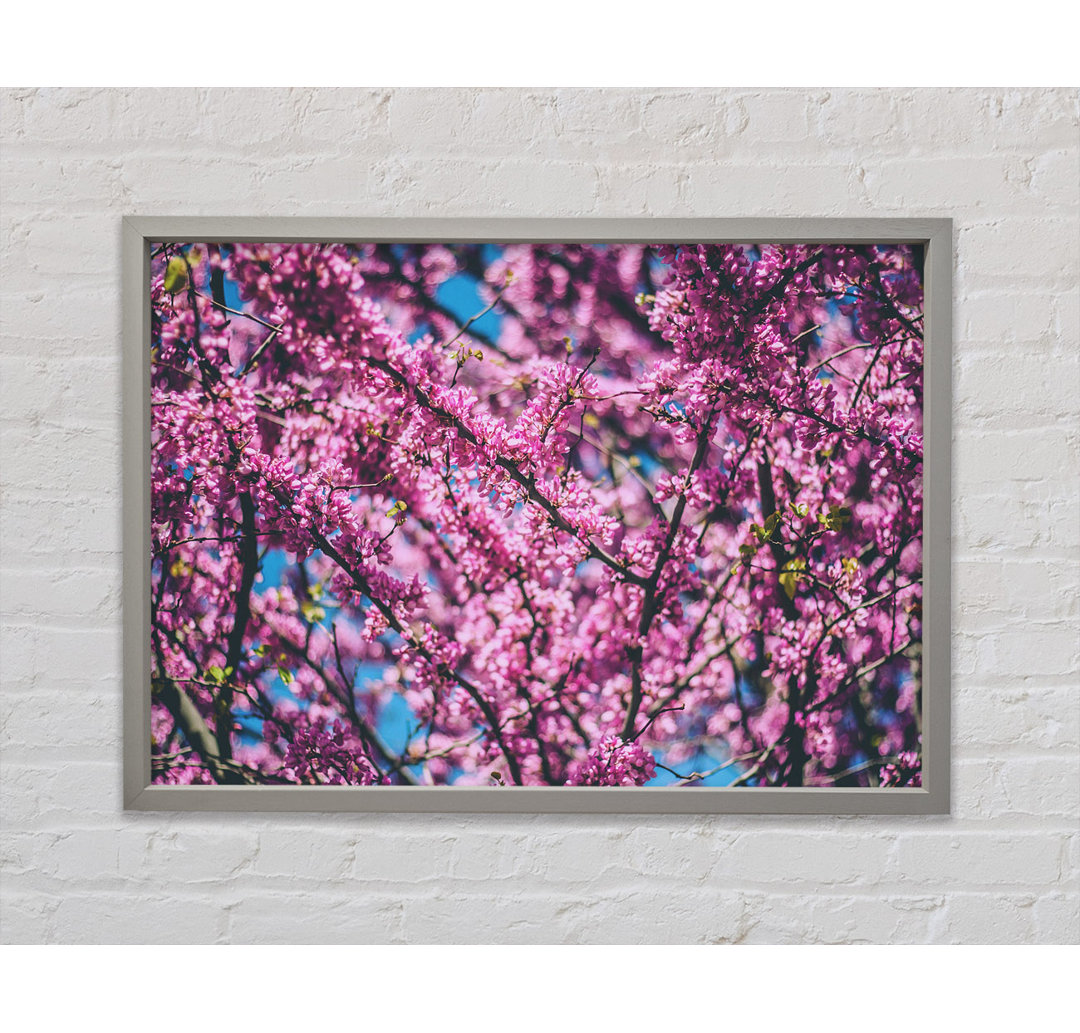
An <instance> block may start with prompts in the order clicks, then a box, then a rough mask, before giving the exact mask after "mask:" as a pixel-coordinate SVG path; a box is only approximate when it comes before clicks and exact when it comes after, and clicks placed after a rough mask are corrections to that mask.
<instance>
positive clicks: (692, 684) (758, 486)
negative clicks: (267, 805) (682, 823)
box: [146, 241, 924, 793]
mask: <svg viewBox="0 0 1080 1033" xmlns="http://www.w3.org/2000/svg"><path fill="white" fill-rule="evenodd" d="M922 263H923V251H922V249H921V248H920V247H917V246H907V245H897V244H883V245H880V246H871V245H857V246H856V245H844V244H830V245H821V244H814V245H803V246H795V245H783V246H781V245H774V244H769V243H768V242H764V243H760V242H759V243H745V244H694V243H686V244H658V245H648V244H627V243H621V244H588V243H564V244H526V243H512V244H496V243H490V244H475V243H470V244H453V243H431V244H427V245H421V244H413V243H409V244H405V243H385V242H384V243H372V244H363V243H357V244H325V243H273V242H268V243H256V244H253V243H231V244H227V243H200V242H198V241H191V242H187V243H174V242H168V243H157V244H153V245H152V246H151V279H150V282H149V283H148V284H147V285H146V289H147V290H148V291H149V294H150V304H151V340H150V346H151V349H152V352H151V355H152V374H151V376H152V397H151V399H150V404H151V413H152V415H151V438H152V441H151V449H152V452H151V456H150V467H151V485H152V551H153V558H152V568H151V570H152V585H151V636H152V641H151V654H152V665H153V673H152V684H151V687H150V691H151V693H152V696H151V713H152V719H151V730H150V731H151V736H152V744H151V755H152V774H153V782H154V783H155V784H157V785H191V784H206V785H214V784H226V785H252V784H254V785H324V784H328V785H337V786H370V787H385V786H397V785H422V786H434V787H438V786H489V787H490V786H498V787H503V788H504V789H505V791H506V792H508V793H512V792H514V790H515V787H519V786H565V787H568V790H567V791H568V792H569V791H571V790H572V787H577V786H611V787H638V788H639V789H640V790H641V791H646V792H647V791H648V789H649V787H655V786H677V787H683V788H685V790H686V791H687V792H693V791H695V790H699V789H701V788H703V787H716V786H730V787H742V789H744V790H745V791H746V792H752V790H753V789H754V788H756V787H762V786H772V787H800V786H816V787H866V788H878V789H880V791H881V792H888V791H889V790H890V789H893V788H895V787H904V786H919V785H921V757H922V749H921V719H922V700H921V671H920V664H921V652H922V650H921V641H922V635H921V600H922V589H921V584H922V522H923V517H922V477H923V438H922V413H923V329H924V327H923V276H922V272H923V270H922Z"/></svg>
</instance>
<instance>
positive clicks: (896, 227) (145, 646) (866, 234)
mask: <svg viewBox="0 0 1080 1033" xmlns="http://www.w3.org/2000/svg"><path fill="white" fill-rule="evenodd" d="M121 232H122V261H123V267H122V276H123V313H124V315H123V392H124V394H123V398H124V404H123V500H124V502H123V512H124V517H123V520H124V524H123V624H124V660H123V693H124V706H123V798H124V806H125V808H126V809H128V810H137V811H144V810H174V811H234V812H241V811H289V812H352V811H359V812H363V811H369V812H384V813H394V812H458V813H462V812H468V813H540V812H543V813H576V812H577V813H611V814H635V813H637V814H703V813H732V814H945V813H948V811H949V800H950V677H951V668H950V663H951V661H950V607H951V587H950V509H951V455H950V452H951V351H952V344H951V339H952V326H951V321H952V263H953V240H952V233H953V228H952V221H951V220H950V219H946V218H890V219H881V218H863V219H831V218H828V219H801V218H800V219H790V218H782V219H780V218H746V219H594V218H589V219H505V218H409V219H405V218H400V219H399V218H307V217H288V218H250V217H237V218H232V217H226V218H191V217H175V218H174V217H168V216H166V217H159V216H128V217H125V218H124V219H123V222H122V227H121ZM154 241H158V242H162V241H164V242H170V241H172V242H184V241H199V242H205V243H210V244H212V243H230V242H231V243H243V242H268V241H272V242H281V243H286V242H318V243H325V244H333V243H353V242H363V243H400V244H410V243H412V244H421V243H424V244H427V243H437V242H455V243H462V244H469V243H477V244H480V243H496V244H510V243H535V244H545V243H546V244H563V243H590V244H618V243H648V244H662V243H680V242H685V241H693V242H695V243H701V244H734V243H745V242H748V241H761V242H768V243H769V244H807V245H813V244H830V243H831V244H843V245H849V244H850V245H858V244H880V245H883V244H911V245H917V246H920V247H921V248H923V255H924V281H923V282H924V286H925V300H924V309H923V312H924V317H925V323H924V328H925V333H924V342H925V359H924V376H925V394H924V407H923V420H924V441H925V447H924V457H923V488H924V509H923V527H922V530H923V537H922V545H923V577H924V582H923V598H922V613H923V621H922V627H923V639H922V642H923V654H922V655H923V661H922V673H921V687H922V785H921V786H904V787H891V788H888V789H880V788H861V787H860V788H852V787H838V786H832V787H804V786H789V787H768V786H765V787H758V786H753V787H751V786H741V787H738V788H724V787H712V786H697V787H694V788H693V789H692V790H689V791H688V790H687V789H686V788H685V787H678V788H674V787H648V788H644V787H634V788H619V789H613V788H611V787H608V786H557V787H548V786H515V787H513V788H508V787H498V786H463V787H458V786H411V785H402V786H398V785H393V786H377V787H376V786H342V785H290V786H283V785H236V786H233V785H214V786H201V785H198V786H197V785H184V786H179V785H176V786H172V785H153V784H151V738H150V711H151V696H150V690H149V686H150V678H151V673H150V672H151V656H150V584H151V571H150V564H151V549H150V527H151V517H150V502H151V500H150V465H149V457H150V452H151V415H150V378H151V361H150V348H149V341H150V297H149V290H148V284H149V278H150V245H151V242H154Z"/></svg>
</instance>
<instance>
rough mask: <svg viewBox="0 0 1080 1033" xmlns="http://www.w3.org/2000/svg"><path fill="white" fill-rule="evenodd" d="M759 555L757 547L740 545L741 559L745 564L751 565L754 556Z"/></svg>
mask: <svg viewBox="0 0 1080 1033" xmlns="http://www.w3.org/2000/svg"><path fill="white" fill-rule="evenodd" d="M756 553H757V546H755V545H740V546H739V558H740V559H741V560H742V561H743V563H749V562H750V561H751V560H752V559H753V558H754V555H755V554H756Z"/></svg>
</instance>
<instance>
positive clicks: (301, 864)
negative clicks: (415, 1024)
mask: <svg viewBox="0 0 1080 1033" xmlns="http://www.w3.org/2000/svg"><path fill="white" fill-rule="evenodd" d="M0 118H2V139H3V151H2V155H0V163H2V164H0V168H2V177H3V178H2V193H3V197H2V201H3V205H2V211H0V246H2V258H3V274H2V280H3V305H2V311H0V318H2V322H3V347H2V355H0V362H2V366H0V373H2V378H3V380H2V383H3V386H2V404H0V428H2V434H3V452H2V462H3V466H2V473H3V483H4V487H3V498H2V566H3V582H2V592H3V600H2V603H3V605H2V608H3V629H2V635H3V638H2V650H3V653H2V664H3V667H2V671H3V695H2V710H0V720H2V733H0V747H2V751H3V752H2V765H3V767H2V772H0V774H2V783H3V784H2V798H0V807H2V809H0V818H2V827H3V882H2V887H0V903H2V912H0V918H2V922H3V926H2V939H3V940H4V941H5V942H27V943H39V942H86V941H89V942H113V941H135V942H209V941H228V942H236V943H241V942H253V941H254V942H285V943H289V942H307V941H322V942H336V941H351V942H380V941H410V942H431V941H448V942H468V941H500V942H501V941H506V942H510V941H519V942H521V941H524V942H532V941H544V942H561V941H568V942H577V941H597V942H639V941H644V942H702V941H725V940H739V941H745V942H761V941H769V942H778V941H780V942H789V941H790V942H798V941H828V942H838V941H871V942H881V941H891V942H925V941H934V942H938V941H951V942H979V941H1004V942H1036V941H1037V942H1063V941H1064V942H1069V941H1076V940H1078V939H1080V886H1078V871H1080V832H1078V823H1080V685H1078V681H1080V677H1078V667H1080V634H1078V623H1077V617H1078V612H1077V608H1078V601H1080V492H1078V480H1080V478H1078V471H1080V330H1078V325H1080V318H1078V317H1080V303H1078V271H1080V262H1078V239H1080V139H1078V137H1080V131H1078V99H1077V94H1076V92H1075V91H1072V90H1000V91H999V90H960V91H942V90H930V91H925V90H923V91H919V90H916V91H850V90H843V91H838V90H810V91H776V90H774V91H763V90H753V91H737V90H724V91H716V92H710V91H701V90H694V91H684V90H673V91H616V90H609V91H602V92H595V91H593V92H590V91H580V90H527V91H526V90H521V91H517V90H483V91H467V90H439V91H419V90H418V91H400V90H398V91H389V90H358V91H354V90H329V91H307V90H295V91H288V90H267V91H246V90H240V91H233V90H184V91H170V92H165V91H160V92H159V91H143V90H117V91H110V90H29V89H27V90H18V89H8V90H5V91H3V93H2V94H0ZM123 214H143V215H149V214H158V215H292V214H307V215H351V216H370V215H492V214H504V215H519V216H526V215H552V216H554V215H561V216H578V215H604V216H620V215H655V216H753V215H761V216H764V215H792V216H794V215H804V216H886V215H924V216H929V215H934V216H937V215H948V216H952V217H953V218H954V219H955V220H956V231H957V233H956V236H957V247H958V258H957V269H956V302H955V314H956V336H955V363H954V387H955V395H956V398H955V444H954V458H955V485H954V497H955V503H954V536H953V549H954V564H953V577H954V585H955V590H954V592H955V594H954V598H955V606H954V613H953V629H954V643H955V645H954V651H953V652H954V660H955V682H954V690H953V699H954V703H953V712H954V729H955V732H954V775H953V781H954V801H955V802H954V807H953V814H952V816H951V817H931V818H916V817H906V818H889V819H886V818H870V817H864V818H797V819H793V818H784V817H757V818H753V817H751V818H745V817H744V818H739V817H710V818H690V819H685V818H670V819H667V818H655V817H652V818H637V817H634V818H625V817H623V818H617V817H606V818H605V817H587V816H572V817H554V816H531V817H519V816H495V817H486V818H481V817H475V816H453V815H444V816H439V817H433V816H420V815H418V816H411V817H407V816H393V817H380V816H376V815H372V816H364V815H353V816H343V815H335V816H329V815H326V816H324V815H313V816H310V817H295V816H292V817H286V816H281V817H279V816H274V815H269V816H245V815H168V814H124V813H123V812H122V811H121V805H120V748H119V738H120V648H121V647H120V626H119V600H120V587H121V585H120V508H119V507H120V490H119V486H120V407H121V397H120V381H119V363H120V298H119V273H120V259H119V242H120V216H121V215H123Z"/></svg>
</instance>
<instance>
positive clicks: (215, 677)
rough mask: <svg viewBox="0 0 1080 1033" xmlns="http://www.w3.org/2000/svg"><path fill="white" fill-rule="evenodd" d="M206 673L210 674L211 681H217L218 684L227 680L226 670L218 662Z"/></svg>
mask: <svg viewBox="0 0 1080 1033" xmlns="http://www.w3.org/2000/svg"><path fill="white" fill-rule="evenodd" d="M206 673H207V674H208V675H210V679H211V681H214V682H216V683H217V684H218V685H220V684H221V683H222V682H224V681H225V672H224V671H223V670H222V669H221V668H220V667H218V665H217V664H214V666H213V667H211V668H210V669H209V670H208V671H207V672H206Z"/></svg>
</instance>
